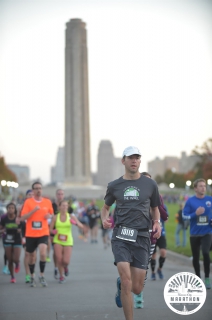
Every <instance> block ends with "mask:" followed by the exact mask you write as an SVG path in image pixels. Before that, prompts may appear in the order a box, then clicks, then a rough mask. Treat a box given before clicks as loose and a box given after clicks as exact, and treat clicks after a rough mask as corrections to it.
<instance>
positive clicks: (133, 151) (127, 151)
mask: <svg viewBox="0 0 212 320" xmlns="http://www.w3.org/2000/svg"><path fill="white" fill-rule="evenodd" d="M133 154H138V155H139V156H141V152H140V150H139V149H138V148H137V147H134V146H130V147H127V148H126V149H124V151H123V154H122V158H123V157H124V156H126V157H129V156H131V155H133Z"/></svg>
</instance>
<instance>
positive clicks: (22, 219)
mask: <svg viewBox="0 0 212 320" xmlns="http://www.w3.org/2000/svg"><path fill="white" fill-rule="evenodd" d="M39 209H40V207H39V206H36V207H35V208H34V209H33V210H31V211H30V212H28V213H26V214H23V215H22V216H21V217H19V218H17V219H20V221H24V220H27V219H28V218H30V217H31V216H32V215H33V213H35V212H36V211H37V210H39Z"/></svg>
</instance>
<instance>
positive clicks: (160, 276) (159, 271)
mask: <svg viewBox="0 0 212 320" xmlns="http://www.w3.org/2000/svg"><path fill="white" fill-rule="evenodd" d="M157 273H158V275H159V278H160V279H161V280H163V278H164V276H163V273H162V271H161V270H160V269H158V271H157Z"/></svg>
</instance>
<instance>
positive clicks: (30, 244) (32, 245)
mask: <svg viewBox="0 0 212 320" xmlns="http://www.w3.org/2000/svg"><path fill="white" fill-rule="evenodd" d="M48 238H49V236H42V237H37V238H33V237H26V251H27V252H29V253H32V252H34V251H35V250H36V249H37V247H38V246H39V244H41V243H44V244H46V245H48Z"/></svg>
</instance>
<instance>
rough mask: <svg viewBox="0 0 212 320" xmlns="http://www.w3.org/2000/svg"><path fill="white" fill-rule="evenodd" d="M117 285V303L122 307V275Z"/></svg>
mask: <svg viewBox="0 0 212 320" xmlns="http://www.w3.org/2000/svg"><path fill="white" fill-rule="evenodd" d="M116 286H117V292H116V296H115V301H116V305H117V307H119V308H122V303H121V280H120V277H118V278H117V281H116Z"/></svg>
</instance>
